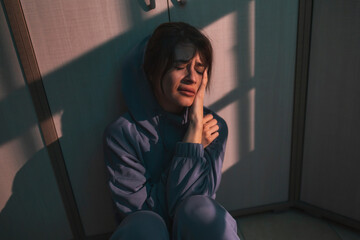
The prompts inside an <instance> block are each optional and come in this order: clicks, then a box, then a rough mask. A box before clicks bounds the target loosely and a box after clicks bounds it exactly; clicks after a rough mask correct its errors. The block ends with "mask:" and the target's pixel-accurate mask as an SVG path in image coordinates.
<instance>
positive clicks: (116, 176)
mask: <svg viewBox="0 0 360 240" xmlns="http://www.w3.org/2000/svg"><path fill="white" fill-rule="evenodd" d="M137 148H138V147H137V146H136V145H134V144H132V140H131V138H130V137H129V134H124V133H123V132H120V133H119V131H115V132H114V131H107V133H105V136H104V154H105V163H106V167H107V169H108V173H109V178H108V184H109V187H110V191H111V194H112V198H113V201H114V203H115V206H116V208H117V210H118V214H119V215H120V216H119V217H120V219H122V218H124V217H125V216H126V215H128V214H129V213H131V212H134V211H138V210H152V211H154V212H156V213H158V214H159V215H160V216H163V217H166V215H167V214H166V213H165V210H164V209H166V207H165V206H164V204H165V196H164V195H165V194H164V192H165V184H164V183H165V182H166V180H165V175H164V176H162V177H161V179H160V181H159V182H157V183H153V182H152V179H151V178H150V177H149V176H148V174H147V172H146V168H145V166H144V164H143V162H142V161H141V159H139V157H138V156H137V155H138V154H137V152H138V151H137V150H138V149H137ZM161 193H162V194H161ZM162 196H164V197H162Z"/></svg>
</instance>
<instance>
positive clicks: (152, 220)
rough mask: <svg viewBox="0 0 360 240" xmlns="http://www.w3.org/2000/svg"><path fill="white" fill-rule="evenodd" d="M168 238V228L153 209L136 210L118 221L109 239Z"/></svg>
mask: <svg viewBox="0 0 360 240" xmlns="http://www.w3.org/2000/svg"><path fill="white" fill-rule="evenodd" d="M154 236H156V237H155V238H156V239H168V230H167V226H166V223H165V222H164V220H163V219H162V217H161V216H160V215H159V214H157V213H155V212H153V211H147V210H142V211H137V212H134V213H131V214H129V215H128V216H127V217H125V218H124V219H123V220H122V222H121V223H120V225H119V227H118V228H117V229H116V231H115V233H114V234H113V235H112V237H111V240H115V239H154V238H153V237H154Z"/></svg>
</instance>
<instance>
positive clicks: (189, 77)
mask: <svg viewBox="0 0 360 240" xmlns="http://www.w3.org/2000/svg"><path fill="white" fill-rule="evenodd" d="M204 71H205V66H204V65H203V63H202V62H201V60H200V56H199V54H198V53H197V52H195V48H194V46H193V45H192V44H181V45H178V46H177V47H176V48H175V61H174V64H173V66H172V67H171V68H170V69H169V70H168V71H167V72H166V73H165V75H164V78H163V79H162V81H160V83H159V84H158V86H156V88H155V89H154V90H155V96H156V98H157V100H158V102H159V104H160V106H161V107H162V108H163V109H164V110H165V111H168V112H172V113H179V112H181V111H182V110H183V108H184V107H190V106H191V105H192V104H193V102H194V99H195V96H196V93H197V91H198V89H199V86H200V84H201V81H202V77H203V73H204ZM160 84H162V88H163V90H164V91H162V90H161V85H160Z"/></svg>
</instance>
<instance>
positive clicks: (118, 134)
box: [104, 39, 228, 226]
mask: <svg viewBox="0 0 360 240" xmlns="http://www.w3.org/2000/svg"><path fill="white" fill-rule="evenodd" d="M146 43H147V39H145V40H143V41H142V42H141V43H140V44H139V45H138V46H137V47H135V49H133V50H132V51H131V53H130V54H129V56H128V57H127V59H126V60H125V64H124V67H123V71H122V72H123V74H122V93H123V96H124V99H125V102H126V106H127V108H128V111H127V112H126V113H125V114H123V115H122V116H120V117H119V118H118V119H117V120H116V121H115V122H113V123H111V124H110V125H109V126H108V127H107V128H106V130H105V133H104V154H105V163H106V167H107V169H108V172H109V179H108V184H109V187H110V190H111V193H112V198H113V201H114V203H115V206H116V209H117V217H118V220H119V221H121V220H122V219H123V218H124V217H125V216H127V215H128V214H130V213H132V212H135V211H139V210H151V211H154V212H156V213H158V214H159V215H160V216H161V217H162V218H163V219H164V221H165V222H166V224H167V225H168V226H169V223H170V222H171V221H172V219H173V217H174V214H175V211H176V208H177V206H178V205H179V203H181V201H182V200H184V199H185V198H187V197H189V196H192V195H205V196H208V197H211V198H213V199H215V193H216V191H217V189H218V187H219V184H220V179H221V169H222V164H223V160H224V152H225V146H226V139H227V135H228V130H227V125H226V122H225V121H224V120H223V119H222V118H221V117H219V116H218V115H217V114H215V113H214V112H212V111H211V110H209V109H207V108H205V107H204V116H205V115H206V114H209V113H211V114H212V115H213V117H214V118H215V119H216V120H217V121H218V126H219V130H218V132H219V136H218V137H217V138H216V139H215V140H214V141H213V142H212V143H211V144H210V145H208V146H207V147H206V148H205V149H204V147H203V145H202V144H197V143H185V142H182V139H183V137H184V135H185V133H186V130H187V128H188V111H189V109H188V108H185V109H184V110H183V112H182V113H181V114H179V115H178V114H172V113H169V112H166V111H164V110H163V109H162V108H161V106H160V105H159V104H158V102H157V100H156V98H155V96H154V94H153V92H152V88H151V86H150V83H149V81H148V80H147V78H146V75H145V73H144V70H143V60H144V53H145V49H146Z"/></svg>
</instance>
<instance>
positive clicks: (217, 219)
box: [172, 195, 239, 240]
mask: <svg viewBox="0 0 360 240" xmlns="http://www.w3.org/2000/svg"><path fill="white" fill-rule="evenodd" d="M172 230H173V232H172V236H173V239H174V240H183V239H186V240H190V239H196V240H205V239H206V240H212V239H214V240H239V237H238V235H237V225H236V221H235V220H234V218H233V217H232V216H231V215H230V214H229V213H228V212H227V211H226V210H225V208H223V207H222V206H221V205H220V204H219V203H217V202H216V201H215V200H213V199H212V198H210V197H206V196H200V195H196V196H191V197H189V198H187V199H185V200H184V201H183V202H182V203H180V204H179V206H178V207H177V209H176V213H175V216H174V223H173V229H172Z"/></svg>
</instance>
